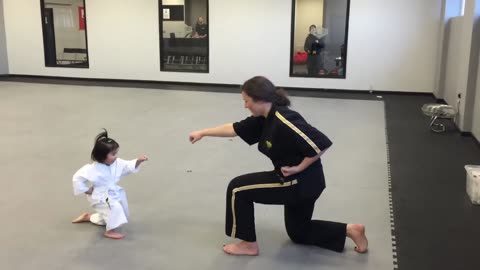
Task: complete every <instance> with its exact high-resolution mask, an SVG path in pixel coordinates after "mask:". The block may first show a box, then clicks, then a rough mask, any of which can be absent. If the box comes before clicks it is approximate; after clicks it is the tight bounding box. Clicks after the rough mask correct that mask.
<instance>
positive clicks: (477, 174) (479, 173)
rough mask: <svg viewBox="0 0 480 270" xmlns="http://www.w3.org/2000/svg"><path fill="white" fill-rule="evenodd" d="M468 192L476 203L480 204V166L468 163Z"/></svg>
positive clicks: (466, 167)
mask: <svg viewBox="0 0 480 270" xmlns="http://www.w3.org/2000/svg"><path fill="white" fill-rule="evenodd" d="M465 170H466V171H467V194H468V196H469V197H470V200H471V201H472V203H474V204H480V166H475V165H466V166H465Z"/></svg>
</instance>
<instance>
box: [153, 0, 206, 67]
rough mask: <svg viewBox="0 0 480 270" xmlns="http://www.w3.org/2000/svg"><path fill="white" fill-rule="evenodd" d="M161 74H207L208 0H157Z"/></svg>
mask: <svg viewBox="0 0 480 270" xmlns="http://www.w3.org/2000/svg"><path fill="white" fill-rule="evenodd" d="M159 7H160V14H161V17H160V33H161V35H160V58H161V65H160V67H161V70H163V71H184V72H185V71H186V72H208V42H209V37H208V0H159Z"/></svg>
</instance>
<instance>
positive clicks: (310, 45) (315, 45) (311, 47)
mask: <svg viewBox="0 0 480 270" xmlns="http://www.w3.org/2000/svg"><path fill="white" fill-rule="evenodd" d="M308 30H309V32H310V33H309V34H308V36H307V38H306V39H305V45H304V50H305V51H306V52H307V54H308V56H307V69H308V76H312V77H316V76H318V75H319V72H320V70H322V69H323V59H322V56H321V52H322V50H323V48H325V42H324V41H323V39H320V38H318V37H317V35H316V34H317V27H316V26H315V25H313V24H312V25H310V27H309V29H308Z"/></svg>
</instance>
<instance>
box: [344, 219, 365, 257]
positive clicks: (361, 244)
mask: <svg viewBox="0 0 480 270" xmlns="http://www.w3.org/2000/svg"><path fill="white" fill-rule="evenodd" d="M347 236H348V237H349V238H351V239H352V240H353V242H355V245H357V246H356V247H355V251H356V252H358V253H365V252H367V250H368V240H367V237H366V236H365V226H364V225H362V224H348V225H347Z"/></svg>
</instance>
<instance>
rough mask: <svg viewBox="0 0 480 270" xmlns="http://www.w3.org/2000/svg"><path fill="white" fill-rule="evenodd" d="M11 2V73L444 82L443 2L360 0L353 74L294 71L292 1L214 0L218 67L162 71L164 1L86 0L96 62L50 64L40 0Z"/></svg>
mask: <svg viewBox="0 0 480 270" xmlns="http://www.w3.org/2000/svg"><path fill="white" fill-rule="evenodd" d="M4 1H5V9H6V13H5V14H6V16H5V19H6V29H7V42H8V43H7V44H8V48H9V50H8V56H9V59H10V61H9V67H10V73H11V74H28V75H47V76H68V77H88V78H113V79H138V80H160V81H185V82H200V83H225V84H241V83H243V82H244V81H245V80H246V79H248V78H250V77H251V76H254V75H259V74H260V75H265V76H268V77H269V78H271V79H272V80H273V82H274V83H276V84H277V85H283V86H291V87H310V88H332V89H361V90H365V89H369V88H370V87H371V88H372V89H379V90H392V91H415V92H433V88H434V84H435V82H434V80H435V70H436V68H435V67H436V64H437V50H438V47H439V45H438V36H439V32H440V31H439V28H440V13H441V0H422V1H419V0H392V1H389V3H388V5H387V4H385V1H383V0H352V1H351V12H350V28H349V44H348V65H347V74H346V76H347V79H316V78H290V77H289V61H290V29H291V1H289V0H283V1H278V0H262V1H257V0H244V1H237V0H210V2H209V6H210V13H209V14H210V18H209V20H208V22H209V28H210V73H209V74H194V73H174V72H160V63H159V58H160V57H159V31H158V16H159V15H158V1H157V0H124V1H122V4H118V1H115V0H102V1H97V0H86V14H87V27H88V42H89V44H88V45H89V46H88V48H89V59H90V68H89V69H72V68H46V67H45V64H44V56H43V43H42V29H41V23H40V11H39V9H40V7H39V4H40V1H38V0H4ZM266 11H268V12H266ZM19 33H22V34H19Z"/></svg>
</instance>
